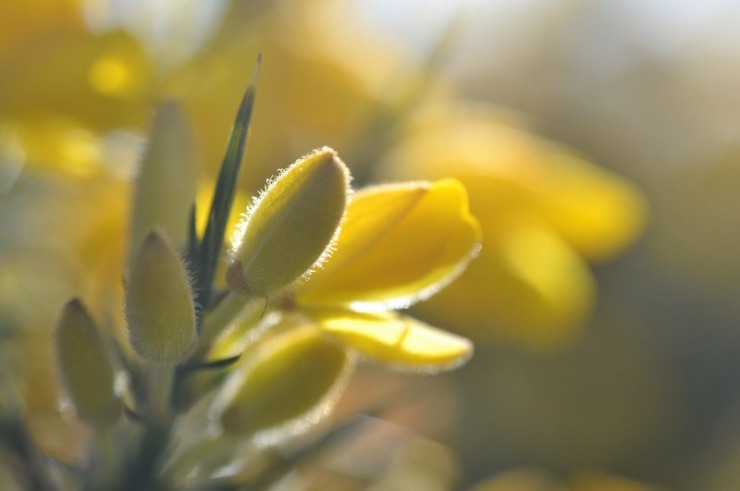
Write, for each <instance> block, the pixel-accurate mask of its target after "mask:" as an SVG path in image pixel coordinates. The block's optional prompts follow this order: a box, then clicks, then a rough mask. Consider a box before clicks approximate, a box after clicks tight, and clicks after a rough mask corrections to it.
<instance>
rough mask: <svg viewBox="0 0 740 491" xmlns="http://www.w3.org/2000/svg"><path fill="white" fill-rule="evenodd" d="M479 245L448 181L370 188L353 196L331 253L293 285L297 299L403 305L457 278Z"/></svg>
mask: <svg viewBox="0 0 740 491" xmlns="http://www.w3.org/2000/svg"><path fill="white" fill-rule="evenodd" d="M479 241H480V227H479V225H478V222H477V220H476V219H475V218H474V217H473V216H472V215H470V214H469V213H468V206H467V196H466V194H465V189H464V188H463V187H462V185H461V184H460V183H459V182H457V181H455V180H452V179H443V180H440V181H437V182H434V183H429V182H415V183H403V184H395V185H387V186H379V187H375V188H369V189H366V190H363V191H361V192H358V193H356V194H355V195H354V196H353V198H352V200H351V201H350V203H349V205H348V207H347V214H346V217H345V221H344V224H343V225H342V229H341V231H340V234H339V238H338V239H337V243H336V246H335V247H336V251H335V252H334V253H333V255H332V257H331V258H330V259H329V260H328V261H327V262H326V264H325V265H324V266H323V268H322V269H320V270H318V271H316V272H315V273H314V275H313V276H312V277H311V279H310V280H309V281H308V282H307V283H306V284H305V285H302V286H301V287H300V288H299V291H298V301H299V302H300V303H303V304H306V305H327V304H333V305H336V304H349V303H365V304H385V305H392V306H407V305H409V304H410V303H413V302H415V301H417V300H419V299H422V298H425V297H427V296H429V295H431V294H433V293H435V292H436V291H438V290H439V289H440V288H442V287H443V286H444V285H446V284H447V283H448V282H449V281H451V280H452V279H453V278H454V277H456V276H457V275H458V274H459V273H460V272H461V271H462V270H463V269H464V268H465V266H466V265H467V263H468V261H470V259H471V258H472V257H473V256H474V254H475V253H476V252H477V251H478V249H479V247H480V245H479Z"/></svg>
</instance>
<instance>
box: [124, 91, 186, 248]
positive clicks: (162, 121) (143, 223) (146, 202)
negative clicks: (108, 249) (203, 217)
mask: <svg viewBox="0 0 740 491" xmlns="http://www.w3.org/2000/svg"><path fill="white" fill-rule="evenodd" d="M190 133H191V132H190V128H189V127H188V124H187V121H186V119H185V115H184V113H183V111H182V109H181V108H180V106H179V105H177V104H176V103H174V102H172V101H168V102H165V103H162V104H161V105H160V106H159V107H158V108H157V112H156V113H155V117H154V122H153V124H152V129H151V135H150V139H149V144H148V146H147V148H146V151H145V153H144V157H143V159H142V162H141V166H140V168H139V173H138V175H137V177H136V183H135V187H134V189H135V191H134V199H133V205H132V208H133V211H132V221H131V241H132V242H131V243H132V244H135V245H136V244H139V242H140V241H141V240H142V239H143V238H144V235H145V234H146V233H147V232H148V231H149V230H151V229H152V228H154V227H160V228H162V229H163V230H164V231H165V232H167V235H168V236H169V237H170V239H171V240H172V242H173V243H174V244H175V246H176V247H184V246H185V245H186V241H187V237H188V235H187V234H188V223H189V221H188V218H189V216H190V215H189V214H190V209H191V207H192V205H193V199H194V197H195V180H196V169H195V164H196V162H195V158H194V154H195V152H194V151H193V145H192V136H191V134H190ZM132 249H133V248H132Z"/></svg>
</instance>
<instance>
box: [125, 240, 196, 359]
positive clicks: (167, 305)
mask: <svg viewBox="0 0 740 491" xmlns="http://www.w3.org/2000/svg"><path fill="white" fill-rule="evenodd" d="M126 321H127V323H128V330H129V338H130V340H131V345H132V346H133V348H134V350H135V351H136V352H137V353H138V354H139V355H140V356H141V357H143V358H145V359H147V360H149V361H153V362H164V363H176V362H179V361H181V360H183V359H185V358H186V357H187V356H188V354H189V353H190V352H191V350H192V349H193V348H194V346H195V343H196V338H197V333H196V327H195V308H194V304H193V295H192V291H191V287H190V282H189V279H188V274H187V272H186V270H185V266H184V264H183V262H182V259H180V257H179V255H178V254H177V252H175V250H174V248H173V247H172V245H171V244H170V242H169V240H168V239H167V237H166V235H164V233H163V232H162V231H161V230H156V229H155V230H152V231H151V232H149V234H147V236H146V237H145V238H144V240H143V242H142V243H141V245H140V246H139V248H138V249H137V251H136V252H135V254H134V256H133V257H132V259H131V264H130V269H129V276H128V282H127V284H126Z"/></svg>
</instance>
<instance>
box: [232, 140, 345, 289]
mask: <svg viewBox="0 0 740 491" xmlns="http://www.w3.org/2000/svg"><path fill="white" fill-rule="evenodd" d="M348 191H349V171H348V170H347V167H346V166H345V165H344V163H343V162H342V161H341V160H340V159H339V157H337V154H336V152H334V150H332V149H330V148H326V147H325V148H322V149H320V150H317V151H316V152H314V153H312V154H311V155H308V156H306V157H304V158H302V159H300V160H298V161H297V162H295V163H294V164H293V165H291V166H290V167H288V169H286V170H285V172H283V173H282V174H281V175H280V176H279V177H278V178H277V179H276V180H275V181H274V182H273V183H272V184H271V185H270V186H269V187H268V188H267V190H266V191H264V193H262V195H261V196H260V198H259V199H258V200H257V201H256V202H255V204H254V205H253V206H252V207H251V209H250V210H249V211H248V214H247V216H246V218H245V220H244V221H243V222H242V224H241V225H240V227H239V232H238V233H237V235H236V237H235V240H234V244H235V246H234V252H233V255H232V258H233V262H232V265H231V267H230V268H229V271H228V273H227V281H228V283H229V286H230V287H231V288H232V289H234V290H236V291H238V292H241V293H249V294H253V295H269V294H270V293H272V292H273V291H275V290H277V289H279V288H281V287H284V286H286V285H289V284H290V283H292V282H293V281H295V280H296V279H298V278H299V277H301V276H302V275H303V274H305V273H306V272H307V271H309V270H310V269H311V267H312V266H313V265H314V264H315V263H316V262H317V261H320V260H321V258H322V256H324V255H326V253H327V252H326V251H327V249H328V247H329V245H330V244H331V243H332V240H333V239H334V237H335V235H336V232H337V229H338V227H339V224H340V222H341V220H342V216H343V215H344V208H345V204H346V201H347V193H348Z"/></svg>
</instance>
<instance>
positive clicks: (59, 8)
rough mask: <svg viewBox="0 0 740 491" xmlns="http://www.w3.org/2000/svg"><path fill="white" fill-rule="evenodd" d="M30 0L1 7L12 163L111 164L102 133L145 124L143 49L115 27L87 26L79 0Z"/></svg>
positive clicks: (148, 70) (66, 167)
mask: <svg viewBox="0 0 740 491" xmlns="http://www.w3.org/2000/svg"><path fill="white" fill-rule="evenodd" d="M33 4H35V5H28V4H26V3H24V4H19V3H14V2H5V3H4V4H3V5H2V7H0V27H1V29H0V31H2V33H3V34H1V35H0V71H2V73H3V76H2V77H1V78H0V128H2V129H3V132H4V133H6V134H8V135H13V137H14V138H16V140H17V142H18V144H19V145H20V147H21V148H22V150H23V152H22V158H21V162H20V163H19V165H21V166H25V167H27V168H32V169H38V168H42V169H47V170H61V171H65V172H69V173H71V174H73V175H83V176H84V175H92V174H94V173H96V172H97V171H98V170H99V169H100V168H101V167H103V166H105V165H111V166H115V165H118V164H117V163H114V162H107V161H106V157H109V156H110V155H109V154H107V153H106V149H105V148H104V147H105V145H106V141H105V139H106V137H108V136H110V135H111V134H115V131H121V130H124V129H126V130H131V129H138V128H141V127H142V126H143V125H145V124H146V121H147V118H148V108H149V107H150V99H151V94H153V93H154V87H155V84H154V83H153V75H152V67H151V64H150V61H149V59H148V57H147V55H146V53H145V51H144V49H143V48H142V47H141V46H140V45H139V43H138V42H137V41H136V40H135V39H134V38H132V37H131V36H130V35H128V34H126V33H124V32H122V31H109V32H105V33H100V34H93V33H92V32H90V31H89V30H88V28H87V26H86V25H85V23H84V21H83V16H82V12H81V10H80V9H81V5H78V4H80V2H78V1H67V2H52V1H45V0H35V1H34V2H33ZM111 132H113V133H111ZM5 165H7V163H5Z"/></svg>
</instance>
